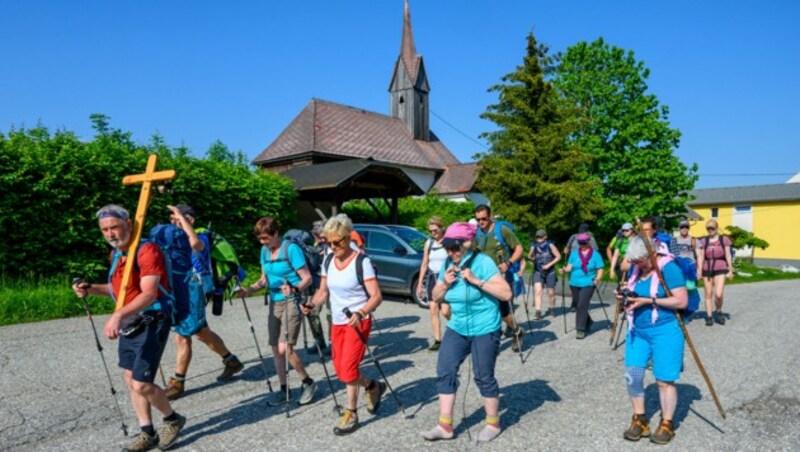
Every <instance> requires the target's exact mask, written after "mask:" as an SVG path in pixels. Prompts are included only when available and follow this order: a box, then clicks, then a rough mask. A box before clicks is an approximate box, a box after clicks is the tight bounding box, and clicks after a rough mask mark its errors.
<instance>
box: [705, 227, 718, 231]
mask: <svg viewBox="0 0 800 452" xmlns="http://www.w3.org/2000/svg"><path fill="white" fill-rule="evenodd" d="M716 230H717V228H706V231H716Z"/></svg>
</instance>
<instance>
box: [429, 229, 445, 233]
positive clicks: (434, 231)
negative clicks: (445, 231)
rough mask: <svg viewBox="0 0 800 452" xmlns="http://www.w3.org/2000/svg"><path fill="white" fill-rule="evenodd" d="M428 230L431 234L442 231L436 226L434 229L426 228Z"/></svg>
mask: <svg viewBox="0 0 800 452" xmlns="http://www.w3.org/2000/svg"><path fill="white" fill-rule="evenodd" d="M428 232H430V233H431V234H438V233H440V232H442V230H441V229H439V228H436V229H428Z"/></svg>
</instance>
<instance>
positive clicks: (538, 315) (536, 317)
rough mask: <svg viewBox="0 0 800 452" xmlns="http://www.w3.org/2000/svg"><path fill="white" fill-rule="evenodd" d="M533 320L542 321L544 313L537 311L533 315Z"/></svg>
mask: <svg viewBox="0 0 800 452" xmlns="http://www.w3.org/2000/svg"><path fill="white" fill-rule="evenodd" d="M533 319H534V320H542V311H540V310H538V309H537V310H536V312H534V313H533Z"/></svg>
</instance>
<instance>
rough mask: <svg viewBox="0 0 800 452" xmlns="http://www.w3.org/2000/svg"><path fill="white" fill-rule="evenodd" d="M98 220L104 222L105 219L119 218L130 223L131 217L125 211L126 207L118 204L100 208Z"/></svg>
mask: <svg viewBox="0 0 800 452" xmlns="http://www.w3.org/2000/svg"><path fill="white" fill-rule="evenodd" d="M96 216H97V219H98V220H102V219H103V218H108V217H114V218H119V219H120V220H122V221H128V220H130V219H131V215H130V214H129V213H128V211H127V210H125V208H124V207H121V206H118V205H116V204H107V205H105V206H103V207H101V208H100V210H98V211H97V214H96Z"/></svg>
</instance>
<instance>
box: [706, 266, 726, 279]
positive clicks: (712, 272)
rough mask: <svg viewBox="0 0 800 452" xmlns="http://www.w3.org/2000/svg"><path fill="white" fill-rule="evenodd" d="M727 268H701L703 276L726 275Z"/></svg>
mask: <svg viewBox="0 0 800 452" xmlns="http://www.w3.org/2000/svg"><path fill="white" fill-rule="evenodd" d="M727 274H728V269H727V268H726V269H724V270H703V278H713V277H715V276H717V275H727Z"/></svg>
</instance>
